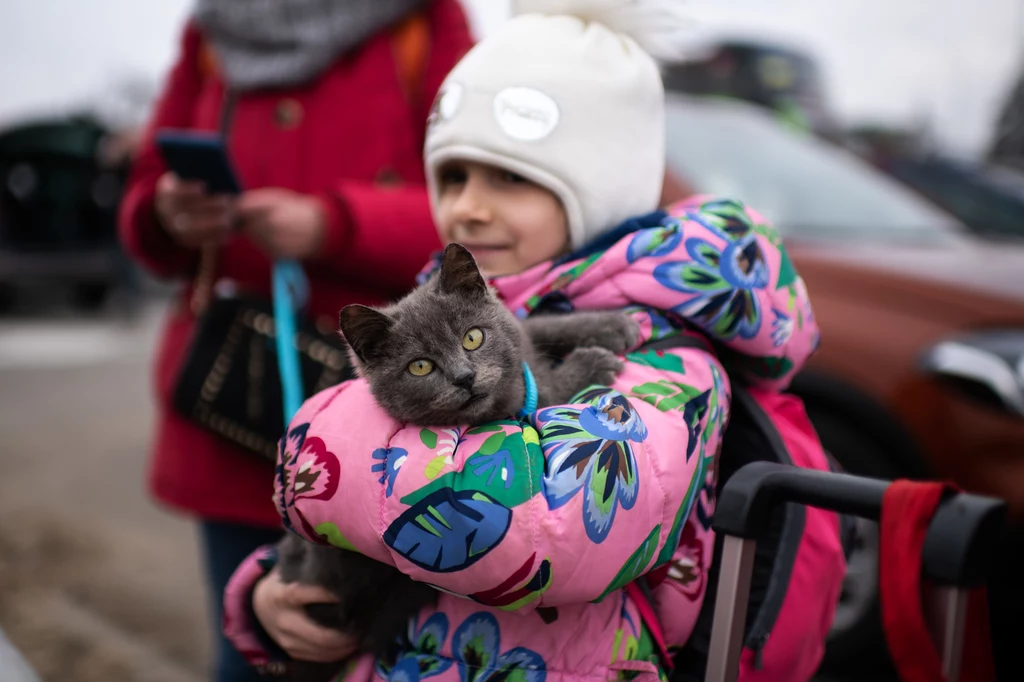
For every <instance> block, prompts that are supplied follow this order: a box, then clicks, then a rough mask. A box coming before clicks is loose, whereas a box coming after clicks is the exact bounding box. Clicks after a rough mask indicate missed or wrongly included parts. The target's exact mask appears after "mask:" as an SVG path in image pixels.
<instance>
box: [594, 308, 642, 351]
mask: <svg viewBox="0 0 1024 682" xmlns="http://www.w3.org/2000/svg"><path fill="white" fill-rule="evenodd" d="M598 336H599V338H597V339H595V341H596V343H595V344H594V345H597V346H601V347H602V348H607V349H608V350H610V351H611V352H613V353H615V354H616V355H622V354H623V353H625V352H626V351H627V350H629V349H630V348H632V347H633V346H635V345H636V344H637V341H639V340H640V324H639V323H637V321H636V320H634V319H633V318H632V317H630V316H629V315H626V314H625V313H609V314H608V316H607V319H606V320H605V321H604V324H603V329H602V330H601V333H600V334H599V335H598ZM588 345H589V344H588Z"/></svg>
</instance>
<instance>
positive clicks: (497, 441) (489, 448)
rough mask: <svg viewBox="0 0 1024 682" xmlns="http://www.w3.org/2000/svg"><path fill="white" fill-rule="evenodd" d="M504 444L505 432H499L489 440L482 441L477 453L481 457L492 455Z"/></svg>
mask: <svg viewBox="0 0 1024 682" xmlns="http://www.w3.org/2000/svg"><path fill="white" fill-rule="evenodd" d="M504 442H505V432H504V431H499V432H498V433H496V434H494V435H493V436H491V437H490V438H488V439H487V440H485V441H484V444H483V445H481V446H480V449H479V450H478V451H477V453H478V454H481V455H493V454H494V453H495V452H497V451H498V449H499V448H501V444H502V443H504Z"/></svg>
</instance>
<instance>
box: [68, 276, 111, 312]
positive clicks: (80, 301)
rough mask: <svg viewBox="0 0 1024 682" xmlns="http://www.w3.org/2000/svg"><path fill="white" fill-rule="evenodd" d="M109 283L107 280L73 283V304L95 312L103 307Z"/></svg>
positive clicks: (108, 292)
mask: <svg viewBox="0 0 1024 682" xmlns="http://www.w3.org/2000/svg"><path fill="white" fill-rule="evenodd" d="M110 289H111V287H110V284H109V283H107V282H88V283H84V284H77V285H75V291H74V297H75V305H76V306H77V307H78V308H80V309H82V310H86V311H89V312H95V311H97V310H99V309H100V308H102V307H103V303H104V302H106V300H107V296H108V295H109V294H110Z"/></svg>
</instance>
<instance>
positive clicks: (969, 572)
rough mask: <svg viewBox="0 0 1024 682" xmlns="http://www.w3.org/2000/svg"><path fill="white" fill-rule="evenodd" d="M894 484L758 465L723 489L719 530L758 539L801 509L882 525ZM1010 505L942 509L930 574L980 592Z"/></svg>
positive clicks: (929, 556) (971, 500) (966, 501)
mask: <svg viewBox="0 0 1024 682" xmlns="http://www.w3.org/2000/svg"><path fill="white" fill-rule="evenodd" d="M888 487H889V483H888V482H887V481H882V480H878V479H873V478H865V477H862V476H852V475H849V474H836V473H829V472H824V471H814V470H809V469H799V468H796V467H792V466H787V465H785V464H776V463H773V462H754V463H752V464H748V465H746V466H744V467H742V468H741V469H739V470H738V471H737V472H736V473H735V474H733V475H732V476H731V477H730V478H729V480H728V481H727V482H726V484H725V486H723V488H722V492H721V494H720V495H719V497H718V503H717V505H716V507H715V519H714V523H713V527H714V529H715V531H717V532H719V533H724V534H726V535H732V536H734V537H739V538H747V539H754V540H756V539H758V538H760V537H761V535H762V534H763V533H764V531H765V529H766V528H767V525H768V521H769V519H770V518H771V512H772V511H773V510H774V509H775V507H776V506H778V505H779V504H782V503H785V502H796V503H798V504H804V505H808V506H811V507H818V508H820V509H827V510H829V511H834V512H838V513H840V514H850V515H853V516H859V517H861V518H865V519H871V520H874V521H877V520H878V518H879V515H880V514H881V511H882V496H883V495H884V494H885V491H886V489H887V488H888ZM1005 516H1006V503H1005V502H1003V501H1002V500H996V499H993V498H990V497H982V496H979V495H971V494H967V493H961V494H959V495H953V496H950V497H949V498H948V499H946V500H944V501H943V502H942V504H940V505H939V508H938V510H937V511H936V514H935V518H934V519H933V520H932V523H931V525H930V526H929V527H928V534H927V535H926V536H925V544H924V556H923V562H924V572H925V575H926V576H927V577H928V578H929V579H930V580H932V581H934V582H936V583H938V584H941V585H956V586H960V587H973V586H975V585H979V584H981V582H983V581H984V579H985V575H986V574H987V572H988V569H989V567H990V565H991V561H992V557H993V554H994V551H995V549H996V546H997V544H998V542H999V537H1000V534H1001V532H1002V527H1003V521H1004V518H1005Z"/></svg>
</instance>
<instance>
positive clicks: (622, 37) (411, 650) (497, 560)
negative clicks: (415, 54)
mask: <svg viewBox="0 0 1024 682" xmlns="http://www.w3.org/2000/svg"><path fill="white" fill-rule="evenodd" d="M524 4H527V3H524ZM528 4H529V5H530V7H531V8H536V9H538V10H543V9H544V8H546V7H553V8H555V11H552V12H549V13H548V14H544V13H543V12H542V11H541V12H538V13H533V14H525V15H521V16H518V17H516V18H515V19H513V20H511V21H510V22H508V23H507V24H506V25H505V26H504V27H503V28H502V29H501V30H499V31H498V32H497V33H495V34H494V35H492V36H491V37H488V38H487V39H486V40H484V41H483V42H482V43H480V44H479V45H478V46H477V47H476V48H474V49H473V50H472V51H471V52H470V53H469V54H468V55H467V56H466V57H465V58H464V59H463V61H462V62H460V63H459V65H458V66H457V67H456V68H455V69H454V70H453V71H452V73H451V74H450V75H449V77H448V79H447V80H446V81H445V84H444V86H443V87H442V90H441V93H440V95H439V96H438V99H437V101H436V103H435V106H434V108H433V110H432V112H431V115H430V122H429V131H428V137H427V145H426V153H425V158H426V167H427V176H428V185H429V188H430V192H431V198H432V206H433V210H434V217H435V221H436V223H437V228H438V231H439V233H440V236H441V238H442V241H444V242H452V241H454V242H459V243H461V244H463V245H464V246H466V247H467V248H468V249H469V250H470V251H471V252H472V254H473V256H474V257H475V259H476V260H477V263H478V264H479V266H480V269H481V271H482V272H483V273H484V274H485V275H487V276H488V277H489V279H490V284H491V286H492V287H494V289H495V290H496V291H497V293H498V295H499V296H500V297H501V299H502V300H503V301H504V302H505V304H506V305H507V307H508V308H509V309H510V310H512V311H513V312H514V313H515V314H516V315H517V316H519V317H520V318H525V317H527V316H529V315H535V314H542V313H543V314H556V313H560V312H567V311H573V310H577V311H580V310H604V309H623V310H626V311H628V312H630V313H631V314H632V315H634V316H635V319H637V321H638V322H640V325H641V337H642V338H639V339H637V341H636V344H635V346H634V349H633V352H631V353H629V354H627V355H626V357H625V360H626V364H625V368H624V369H623V371H622V372H621V373H620V375H619V376H618V379H617V381H616V382H615V384H614V386H612V387H610V388H607V387H603V388H602V387H594V388H591V389H588V390H587V391H584V392H582V393H580V394H578V395H577V398H576V401H577V402H576V404H573V405H568V406H563V407H557V408H550V409H542V410H539V411H537V412H536V413H534V414H532V415H530V416H529V417H527V418H526V419H523V420H519V421H515V420H511V419H510V420H509V421H506V422H498V423H495V424H490V425H484V426H478V427H477V428H472V427H470V426H466V425H456V426H451V425H439V426H438V427H437V428H431V429H420V428H414V427H409V426H405V425H403V424H399V423H397V422H395V421H393V420H391V419H390V418H389V417H388V416H387V415H386V414H385V413H384V412H383V411H382V410H381V408H380V407H379V406H377V405H376V404H375V403H374V401H373V399H372V396H370V394H369V393H368V390H367V387H366V384H365V382H363V381H353V382H348V383H345V384H342V385H340V386H337V387H335V388H331V389H328V390H326V391H324V392H322V393H320V394H318V395H317V396H315V397H313V398H311V399H310V400H309V401H308V402H307V403H306V404H305V405H304V406H303V407H302V409H301V410H300V411H299V414H298V415H297V416H296V417H295V419H294V420H293V422H292V424H291V426H290V427H289V431H288V433H287V435H286V437H285V438H284V439H283V441H282V450H281V454H280V460H279V473H278V481H277V486H276V491H275V500H276V501H277V503H278V507H279V510H280V511H281V513H282V518H283V519H284V522H285V525H286V526H287V527H288V528H289V529H291V530H292V531H294V532H297V533H299V534H300V535H302V536H304V537H306V538H307V539H309V540H311V541H315V542H320V543H329V544H332V545H335V546H337V547H342V548H346V549H356V550H358V551H360V552H362V553H364V554H366V555H368V556H370V557H372V558H375V559H377V560H379V561H382V562H385V563H388V564H392V565H395V566H397V567H398V568H399V569H401V570H402V571H403V572H405V573H407V574H409V575H410V576H412V577H414V578H416V579H417V580H421V581H424V582H427V583H430V584H431V585H434V586H436V587H437V588H438V589H439V590H441V591H442V593H441V594H440V597H439V602H438V606H437V608H436V609H428V610H426V611H424V612H423V613H421V614H420V616H419V618H418V619H416V620H415V622H413V623H410V626H409V631H408V635H407V637H406V638H405V639H404V640H403V642H402V645H401V652H400V654H399V655H398V657H397V658H396V659H395V660H388V661H372V660H367V657H362V658H355V659H353V660H352V662H351V663H350V667H349V669H348V672H347V677H346V680H348V679H351V680H355V681H356V682H361V681H362V680H369V679H371V678H374V677H375V676H376V678H378V679H382V678H383V679H392V680H400V679H402V680H405V679H408V680H419V679H422V678H426V677H437V678H438V682H442V680H456V679H461V680H463V682H466V681H467V680H472V681H474V682H476V681H477V680H481V679H483V678H490V677H491V676H497V675H500V676H502V677H504V676H505V675H506V674H509V673H511V674H516V675H521V676H523V677H524V678H526V679H528V680H531V681H533V682H543V681H544V680H549V681H553V680H556V679H557V680H561V679H579V678H583V677H591V678H594V679H602V680H603V679H611V678H616V677H623V678H625V677H629V678H632V677H636V676H638V675H639V676H641V677H644V679H650V680H655V679H657V678H658V677H659V676H662V677H663V676H664V675H665V673H666V670H667V668H668V661H667V657H666V656H665V655H664V646H663V645H666V644H667V645H668V646H682V645H684V644H686V642H687V640H688V638H689V636H690V634H691V632H692V631H693V629H694V627H695V624H696V622H697V617H698V614H699V613H700V610H701V605H702V603H703V600H704V596H705V592H706V587H707V585H706V583H707V580H706V575H707V571H708V569H709V567H710V565H711V561H712V558H713V556H712V555H713V553H714V536H713V533H712V532H711V529H710V513H711V511H712V509H713V505H714V499H713V497H714V487H715V486H714V484H715V475H716V474H715V471H716V464H717V462H716V454H717V453H718V448H719V444H720V441H721V437H722V432H723V429H724V427H725V424H726V423H727V421H728V415H729V396H730V382H729V378H728V377H727V375H726V371H725V367H724V366H723V364H721V362H720V360H719V358H718V357H716V356H715V355H714V354H712V353H711V352H710V351H708V350H704V349H701V348H694V347H687V348H678V349H671V350H668V351H653V350H644V349H643V348H641V346H643V344H645V343H647V342H650V341H654V340H658V339H663V338H665V337H668V336H671V335H674V334H676V335H678V334H691V335H692V334H696V333H699V334H701V335H703V336H704V337H707V338H710V339H712V340H714V341H715V342H717V343H718V344H720V346H721V347H722V348H724V349H725V351H723V352H722V353H721V355H722V356H726V355H727V356H728V358H729V364H728V367H729V369H730V370H731V371H733V372H734V373H739V372H742V373H743V375H744V378H745V379H747V380H748V381H750V382H752V383H756V384H757V385H758V386H760V387H762V388H767V389H779V388H783V387H784V386H785V385H786V384H787V383H788V381H789V379H790V377H791V376H792V374H793V373H794V372H795V371H796V370H798V369H799V368H800V367H801V365H802V364H803V363H804V361H805V360H806V359H807V357H808V356H809V355H810V353H811V352H812V351H813V349H814V347H815V346H816V344H817V329H816V327H815V324H814V322H813V315H812V313H811V309H810V304H809V302H808V300H807V297H806V292H805V290H804V287H803V283H802V281H801V280H800V279H799V277H798V276H797V275H796V273H795V272H794V270H793V268H792V265H791V263H790V262H789V259H788V257H787V256H786V253H785V250H784V249H783V247H782V246H781V244H780V242H779V239H778V235H777V234H776V232H775V230H774V229H772V228H771V227H770V226H768V225H767V224H766V222H765V221H764V220H763V219H762V218H761V217H760V216H758V215H757V214H756V213H753V212H752V211H750V210H748V209H746V208H745V207H744V206H742V205H741V204H739V203H738V202H733V201H712V200H705V201H703V202H700V201H692V202H688V203H684V204H680V205H677V206H675V207H673V208H672V209H671V210H670V211H669V213H663V212H655V208H656V206H657V202H658V198H659V194H660V191H661V185H662V178H663V175H664V158H665V142H664V114H663V107H664V94H663V90H662V85H661V80H660V76H659V73H658V68H657V66H656V64H655V62H654V60H653V59H652V56H651V53H654V54H655V55H656V56H657V55H659V54H664V53H665V50H664V46H665V39H666V37H669V36H671V34H672V32H673V31H674V30H676V29H678V28H679V26H680V16H679V12H678V10H677V9H675V5H674V4H673V3H671V2H668V1H666V0H648V1H646V2H645V1H644V0H634V1H633V2H629V0H576V1H575V2H573V1H569V0H564V1H562V2H558V0H547V1H546V2H544V1H542V0H532V1H531V2H530V3H528ZM559 12H565V13H559ZM427 272H428V274H429V272H430V269H429V268H428V271H427ZM452 331H453V332H457V333H462V332H460V331H458V330H452ZM737 376H738V375H737ZM817 556H818V560H819V563H818V565H816V566H815V567H814V570H813V573H812V575H814V577H815V578H816V579H818V580H819V582H821V583H822V584H824V585H828V586H829V587H828V588H823V589H822V590H820V591H818V592H817V593H816V594H813V595H807V596H806V598H805V602H806V603H805V604H804V612H805V613H808V614H810V616H811V617H810V618H808V619H807V625H806V632H805V633H803V634H806V636H805V637H803V639H801V640H800V642H799V644H800V645H801V646H803V652H804V653H806V652H807V651H816V652H817V655H818V656H820V650H821V643H822V641H823V639H824V635H825V630H827V627H828V623H829V622H830V620H831V613H832V609H834V606H835V601H834V598H835V595H836V590H837V588H838V585H839V582H840V581H841V578H842V557H841V554H840V552H839V546H838V542H835V543H834V548H833V547H832V546H831V545H826V546H824V547H823V549H822V551H821V552H819V553H818V555H817ZM273 561H274V557H273V555H272V552H270V551H263V552H260V553H257V554H256V555H254V556H253V557H251V558H250V560H249V561H248V562H247V563H246V564H245V565H243V566H242V567H241V568H240V569H239V571H238V572H237V573H236V575H235V577H234V578H233V580H232V583H231V585H230V586H229V588H228V590H227V593H226V609H227V617H226V619H225V629H226V632H227V634H228V636H229V637H230V638H231V639H232V640H233V641H234V642H235V644H236V646H237V647H238V648H239V649H240V650H241V651H243V653H245V654H246V655H247V656H248V657H249V659H250V660H251V661H252V662H254V663H256V664H259V665H262V666H264V669H265V670H272V669H276V666H274V665H270V663H271V662H272V659H273V654H272V652H271V650H272V649H273V648H274V647H273V646H272V642H269V641H268V639H267V638H266V637H262V636H261V634H262V633H260V628H259V627H258V625H259V624H262V625H263V626H264V627H265V628H266V630H267V632H269V633H271V634H274V635H277V636H278V639H279V640H280V639H284V637H283V636H282V635H283V634H284V633H290V634H289V635H288V637H287V639H288V641H287V642H279V643H281V644H283V645H284V646H285V648H286V649H287V650H289V652H290V653H292V654H296V655H299V656H301V657H317V659H318V660H325V659H326V660H330V655H328V654H326V653H325V652H324V651H321V650H317V647H316V645H315V643H312V642H310V641H309V638H307V639H306V641H299V640H302V637H296V636H295V632H296V629H295V627H294V623H295V620H296V618H298V615H297V613H298V612H297V610H296V609H295V608H294V606H295V605H294V604H293V608H290V609H289V608H285V607H283V606H282V604H283V603H284V602H285V601H287V600H286V599H284V598H282V597H280V594H282V593H283V592H282V591H284V590H290V589H293V588H295V587H296V586H287V587H284V586H282V585H281V584H280V582H278V581H275V580H274V579H273V578H274V574H273V572H271V578H270V579H268V580H260V579H261V577H262V576H263V575H264V574H265V573H266V572H267V571H268V570H269V569H270V567H271V566H272V565H273ZM669 567H671V569H672V570H668V568H669ZM659 568H660V569H663V571H662V572H663V573H664V572H665V570H668V574H669V576H670V578H671V579H669V580H665V581H664V582H663V583H661V584H660V586H659V587H658V588H657V589H656V590H655V592H656V594H655V595H654V596H655V602H656V603H657V604H658V609H659V614H658V615H659V616H660V617H659V618H658V619H657V620H658V621H660V623H659V622H655V619H654V618H652V612H651V610H650V609H649V608H647V607H648V606H650V604H649V603H647V602H646V598H645V597H643V594H642V592H640V591H638V590H636V589H632V588H629V589H624V588H626V586H627V585H629V584H630V583H632V582H633V581H634V580H636V579H637V578H639V577H641V576H642V575H644V574H645V573H648V572H650V571H652V570H654V569H659ZM257 583H258V587H257V588H256V590H255V596H254V585H257ZM268 591H277V592H278V596H276V597H267V593H268ZM315 598H316V597H315V595H314V596H313V599H315ZM830 600H831V601H830ZM299 601H301V600H299ZM253 602H255V606H253ZM254 611H255V616H256V619H255V620H257V621H259V623H257V622H255V621H254V619H253V617H252V615H253V612H254ZM288 619H291V623H292V625H288V626H285V625H282V623H283V622H284V621H286V620H288ZM307 632H311V633H314V632H315V634H316V635H317V636H321V637H325V638H326V637H328V635H325V634H323V633H322V632H316V631H315V630H312V629H307ZM335 634H336V633H335ZM324 641H327V640H326V639H325V640H324ZM808 642H809V644H808ZM330 648H331V652H330V653H331V654H338V653H341V652H342V650H343V649H344V647H343V645H342V644H341V643H339V642H338V640H337V638H335V639H334V640H332V641H331V644H330ZM801 655H803V654H801ZM334 658H340V656H338V655H335V656H334ZM796 658H798V657H794V658H793V659H792V660H796ZM810 658H811V659H813V658H814V656H813V655H812V656H810ZM807 659H808V656H806V655H803V658H802V659H801V661H802V663H801V665H798V666H796V669H794V668H793V667H788V668H787V669H786V670H781V669H780V670H779V671H770V670H766V671H762V674H761V676H760V679H785V680H800V679H808V678H809V677H810V675H811V674H812V673H813V672H814V668H815V667H816V665H817V660H807ZM787 662H788V661H787ZM773 674H774V675H775V676H774V677H773V676H772V675H773Z"/></svg>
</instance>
